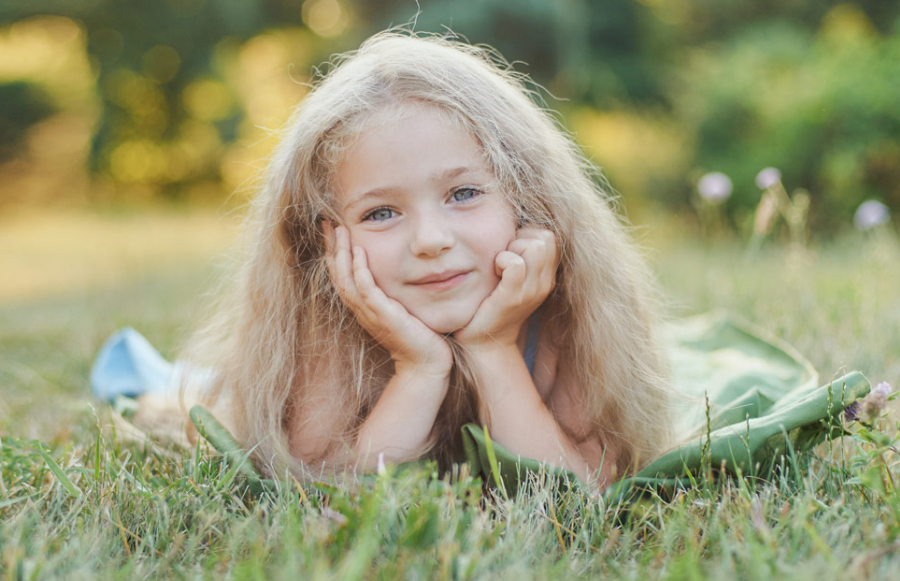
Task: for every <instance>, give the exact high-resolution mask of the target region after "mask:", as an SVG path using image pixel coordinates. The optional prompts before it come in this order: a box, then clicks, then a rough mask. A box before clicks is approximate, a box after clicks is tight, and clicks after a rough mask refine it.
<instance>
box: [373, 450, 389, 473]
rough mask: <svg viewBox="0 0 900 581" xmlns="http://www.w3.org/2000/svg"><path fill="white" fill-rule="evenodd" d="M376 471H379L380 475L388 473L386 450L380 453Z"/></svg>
mask: <svg viewBox="0 0 900 581" xmlns="http://www.w3.org/2000/svg"><path fill="white" fill-rule="evenodd" d="M375 472H377V473H378V475H379V476H384V475H385V474H387V468H386V467H385V465H384V452H379V453H378V461H377V462H376V463H375Z"/></svg>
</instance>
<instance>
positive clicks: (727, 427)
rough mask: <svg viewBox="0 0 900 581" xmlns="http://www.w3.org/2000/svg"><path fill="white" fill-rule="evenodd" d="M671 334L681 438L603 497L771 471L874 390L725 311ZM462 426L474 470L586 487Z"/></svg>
mask: <svg viewBox="0 0 900 581" xmlns="http://www.w3.org/2000/svg"><path fill="white" fill-rule="evenodd" d="M664 336H665V338H666V339H665V340H666V341H667V343H668V352H669V353H670V354H671V367H672V372H673V382H674V385H675V389H676V391H677V392H678V394H680V396H679V397H678V398H677V401H676V404H675V406H674V409H673V414H674V417H675V418H676V422H675V427H676V431H677V433H678V434H680V435H681V437H680V438H679V441H681V442H683V443H682V444H681V445H679V446H678V447H677V448H675V449H673V450H671V451H669V452H667V453H666V454H664V455H663V456H661V457H660V458H657V459H656V460H655V461H653V462H652V463H651V464H649V465H648V466H646V467H645V468H644V469H643V470H641V471H640V472H638V473H637V474H636V475H635V476H633V477H630V478H627V479H624V480H621V481H619V482H617V483H615V484H613V485H612V486H610V487H609V488H608V489H607V490H606V492H605V494H604V496H605V497H606V498H607V499H608V500H611V501H615V500H619V499H623V498H627V497H629V496H632V495H634V494H636V493H640V492H641V491H645V490H647V489H654V490H658V491H666V490H668V491H672V490H674V489H676V488H679V487H686V486H691V485H692V484H693V483H694V482H695V481H696V480H695V478H696V477H697V476H698V475H700V474H702V473H704V471H705V470H706V469H711V470H719V469H724V470H725V471H726V472H727V473H729V474H733V475H737V474H758V475H765V474H767V473H768V471H769V470H770V469H771V468H772V466H773V465H774V464H775V463H776V462H778V461H779V460H780V459H781V458H782V457H784V456H785V454H787V453H789V452H790V451H791V450H793V451H795V452H802V451H805V450H809V449H810V448H812V447H813V446H815V445H816V444H818V443H820V442H822V441H823V440H824V439H825V438H826V437H828V436H834V437H836V436H840V435H841V434H843V428H842V424H841V418H840V414H841V412H842V411H843V409H844V408H845V407H846V406H847V405H849V404H850V403H852V402H853V401H856V400H857V399H859V398H861V397H863V396H865V395H866V394H867V393H868V392H869V383H868V381H867V380H866V378H865V377H864V376H863V375H862V374H861V373H858V372H852V373H849V374H847V375H845V376H844V377H842V378H840V379H837V380H835V381H833V382H831V383H829V384H825V385H823V386H821V387H819V386H818V376H817V375H816V372H815V370H814V369H813V368H812V365H810V363H809V362H808V361H806V360H805V359H804V358H803V357H802V356H800V355H799V354H798V353H796V352H795V351H794V349H793V348H791V347H790V346H789V345H787V344H786V343H784V342H782V341H779V340H778V339H776V338H774V337H769V336H767V335H766V334H765V333H764V332H762V331H761V330H758V329H754V328H753V327H752V326H750V325H749V324H747V323H742V322H737V321H735V320H733V319H732V318H729V317H727V316H725V315H723V314H718V313H713V314H709V315H702V316H699V317H694V318H691V319H685V320H681V321H678V322H676V323H673V324H671V325H670V326H669V327H667V329H666V332H665V334H664ZM707 402H708V403H707ZM190 416H191V420H192V421H193V422H194V424H195V425H196V426H197V428H198V431H199V432H200V434H201V435H203V436H204V437H205V438H206V439H207V440H208V441H209V442H210V443H211V444H212V445H213V446H214V447H215V448H216V449H217V450H218V451H220V452H222V454H223V455H225V456H226V458H228V459H230V460H232V461H238V464H239V465H242V468H241V471H242V472H243V473H244V475H245V476H246V477H247V480H248V483H249V485H250V489H251V490H252V491H254V492H259V491H261V490H264V489H265V488H268V487H270V486H276V485H277V483H276V482H274V481H271V480H264V479H262V478H261V476H260V475H259V473H258V472H256V470H255V469H254V468H253V467H252V465H251V464H250V463H249V462H246V458H247V456H248V455H249V454H248V453H247V452H246V451H244V450H243V449H242V448H241V447H240V445H239V444H238V443H237V442H236V441H235V440H234V438H233V437H232V436H231V434H229V433H228V431H227V430H226V429H225V428H224V427H223V426H222V425H221V424H220V423H219V422H218V421H216V419H215V418H214V417H213V416H212V414H210V413H209V412H208V411H207V410H205V409H204V408H202V407H201V406H195V407H194V408H192V409H191V412H190ZM462 431H463V448H464V452H465V460H466V462H467V463H468V464H469V467H470V472H471V473H472V474H473V475H478V476H481V477H482V478H483V479H484V480H485V481H487V482H489V483H490V484H491V485H492V486H498V487H502V489H503V490H504V492H505V493H506V494H508V495H514V494H516V492H517V491H518V489H519V487H520V485H521V484H522V483H523V482H524V481H525V479H527V478H531V477H539V478H550V479H552V480H553V481H554V482H555V485H557V486H559V487H561V488H563V489H569V488H578V487H581V486H583V485H582V483H581V482H580V481H579V480H578V479H577V477H576V476H575V475H574V474H572V473H571V472H568V471H565V470H561V469H558V468H553V467H549V466H546V465H544V464H542V463H540V462H538V461H536V460H532V459H528V458H520V457H517V456H514V455H513V454H511V453H510V452H508V451H507V450H505V449H504V448H503V447H502V446H500V445H499V444H497V443H496V442H491V440H490V437H489V435H488V434H487V433H486V430H485V429H484V428H483V427H481V426H478V425H476V424H467V425H465V426H463V429H462ZM492 465H494V468H492Z"/></svg>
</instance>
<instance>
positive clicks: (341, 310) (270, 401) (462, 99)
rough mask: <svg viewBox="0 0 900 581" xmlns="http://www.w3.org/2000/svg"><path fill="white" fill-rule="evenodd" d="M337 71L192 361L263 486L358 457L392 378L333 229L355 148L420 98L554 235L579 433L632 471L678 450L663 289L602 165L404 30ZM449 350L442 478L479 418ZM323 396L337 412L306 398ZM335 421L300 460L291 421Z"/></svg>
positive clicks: (322, 88) (437, 40)
mask: <svg viewBox="0 0 900 581" xmlns="http://www.w3.org/2000/svg"><path fill="white" fill-rule="evenodd" d="M328 68H329V70H328V72H327V74H324V75H322V76H321V78H320V79H319V81H318V82H317V83H315V86H314V88H313V89H312V90H311V92H310V93H309V94H308V95H307V96H306V98H305V99H304V100H303V101H302V102H301V103H300V104H299V105H298V107H297V109H296V111H295V112H294V115H293V116H292V118H291V120H290V122H289V123H288V125H287V127H286V129H285V133H284V136H283V140H282V142H281V144H280V146H279V147H278V149H277V150H276V152H275V154H274V156H273V158H272V160H271V162H270V164H269V167H268V171H267V174H266V180H265V182H264V184H263V185H262V186H261V191H260V192H259V194H258V196H257V197H256V199H255V202H254V204H253V207H252V211H251V213H250V215H249V217H248V219H247V227H248V235H249V236H250V242H249V244H248V245H247V251H248V254H247V256H245V257H244V259H243V261H242V263H241V267H240V269H239V271H238V272H237V274H236V275H235V277H234V280H232V281H230V283H229V285H228V290H227V292H226V293H225V294H224V296H223V297H222V298H221V299H220V301H219V303H218V304H217V305H216V307H215V309H214V311H213V313H214V314H213V315H212V317H211V318H210V320H209V321H208V323H207V324H206V325H205V326H204V327H203V328H202V329H201V330H200V331H199V332H198V333H197V334H196V336H195V337H194V340H193V341H192V344H191V345H190V346H189V350H188V352H187V354H186V358H187V359H188V360H189V361H191V362H192V363H194V364H198V365H208V366H210V367H212V368H213V369H215V374H214V378H213V381H212V385H210V386H209V388H208V389H207V390H206V391H205V393H204V395H203V402H204V403H205V404H206V405H207V406H209V407H211V408H212V409H213V410H214V412H215V413H216V414H217V415H219V416H221V419H222V420H223V421H224V422H225V423H226V425H228V426H229V427H230V428H231V429H232V430H233V431H234V433H235V436H236V437H237V438H238V440H239V441H240V442H241V443H242V444H244V445H245V446H246V447H248V448H252V449H253V457H254V460H255V462H256V464H257V465H258V467H259V468H260V469H261V470H262V471H263V472H264V473H266V474H269V475H283V474H284V473H285V471H286V470H289V471H290V472H291V473H293V474H294V475H296V476H306V475H309V474H310V471H311V470H316V471H318V470H322V469H325V470H328V471H335V470H338V469H340V468H341V467H346V466H347V465H348V464H349V463H350V462H351V461H352V453H351V451H352V443H353V441H354V440H353V439H354V437H355V435H356V432H357V430H358V428H359V426H360V424H361V423H362V421H363V420H364V419H365V418H366V417H367V415H368V413H369V411H370V410H371V409H372V407H373V406H374V404H375V403H376V401H377V400H378V397H379V395H380V394H381V391H382V390H383V388H384V386H385V385H386V383H387V382H388V380H389V379H390V375H391V371H392V365H391V359H390V357H389V355H388V353H387V352H386V350H385V349H383V348H382V347H381V346H380V345H379V344H378V343H376V342H375V341H374V340H373V339H372V338H371V337H370V336H369V335H368V334H367V333H366V332H365V331H364V330H363V329H362V328H361V327H360V326H359V324H358V323H357V322H356V319H355V318H354V316H353V314H352V313H351V312H350V311H349V310H348V309H347V307H346V306H345V305H344V304H343V303H342V302H341V300H340V299H339V297H338V295H337V292H336V290H335V288H334V287H333V286H332V283H331V280H330V278H329V275H328V270H327V267H326V262H325V241H324V238H323V233H322V229H321V221H322V220H333V221H335V222H338V221H339V216H338V214H337V212H336V210H335V204H334V194H333V193H332V192H333V190H332V187H331V184H332V181H333V180H332V178H333V172H334V170H335V167H336V166H337V164H338V162H339V161H340V158H341V155H342V152H343V150H344V149H345V147H346V146H347V143H348V141H349V139H350V138H352V137H353V136H355V135H358V134H359V133H360V132H361V131H362V130H364V128H365V124H366V123H367V121H369V120H371V119H372V118H373V116H374V115H375V114H376V113H379V112H382V111H384V110H386V109H390V108H393V107H396V106H397V105H398V104H402V103H408V102H416V103H419V104H427V105H430V106H433V107H435V108H437V109H439V110H441V111H442V112H444V113H446V114H448V115H450V116H452V117H453V118H455V119H456V120H457V121H458V122H459V123H461V124H463V126H464V127H465V128H467V129H468V130H469V131H470V132H471V134H472V135H473V136H474V137H475V138H476V139H477V141H478V143H479V144H480V146H481V148H482V150H483V153H484V156H485V159H486V160H487V162H488V164H489V166H490V167H491V168H492V169H493V172H494V175H495V178H496V179H497V180H498V183H499V185H500V187H501V189H502V190H503V191H505V193H506V195H507V196H508V197H509V199H510V202H511V203H512V205H513V207H514V208H515V210H516V213H517V218H518V221H519V223H520V224H532V225H539V226H542V227H545V228H548V229H550V230H552V231H553V232H554V233H555V234H556V237H557V240H558V244H559V249H560V257H561V258H560V265H559V270H558V273H557V286H556V288H555V290H554V291H553V293H552V294H551V295H550V296H549V297H548V298H547V299H546V301H545V303H544V307H543V308H544V312H545V313H546V314H545V316H544V320H545V321H546V322H547V324H549V325H553V326H554V328H556V329H560V330H562V333H560V334H558V335H559V341H558V343H559V344H558V345H556V346H555V347H556V348H557V350H558V355H559V363H558V365H559V369H560V370H565V371H566V373H567V374H569V376H570V377H571V379H572V380H573V384H574V385H577V386H578V389H579V393H578V394H577V399H578V400H579V401H578V403H579V406H578V409H581V410H584V417H583V418H582V419H583V420H584V425H587V426H589V427H588V429H587V430H586V432H585V433H581V434H570V436H573V437H574V438H576V441H577V440H579V439H580V440H583V439H586V438H591V437H593V438H597V439H598V440H599V441H600V442H601V443H603V444H604V445H612V446H614V447H615V448H614V449H615V450H616V452H617V459H616V468H617V471H618V473H619V474H624V473H626V472H627V471H628V470H634V469H636V468H638V467H640V466H641V465H643V464H645V463H646V462H648V461H650V460H652V459H653V458H654V457H656V456H657V455H658V454H659V453H660V452H661V450H662V449H663V448H664V447H665V446H666V445H667V444H668V443H669V422H668V413H667V412H668V410H667V403H666V402H667V399H668V393H669V388H668V379H667V377H666V372H665V369H664V365H663V361H662V357H661V354H660V351H659V349H658V346H657V342H656V340H655V338H654V331H653V323H654V321H655V315H654V312H653V310H654V309H653V306H654V304H655V303H654V301H653V300H652V297H653V287H652V284H651V277H650V276H649V273H648V271H647V269H646V267H645V264H644V261H643V260H642V257H641V256H640V255H639V253H638V252H637V250H636V248H635V246H634V244H633V243H632V242H631V240H630V237H629V235H628V232H627V228H626V226H625V225H624V224H623V223H622V222H621V221H620V219H619V217H618V216H617V214H616V213H615V212H614V210H613V200H612V199H611V196H610V195H609V194H608V193H607V192H605V191H604V189H603V188H602V187H601V185H599V184H601V183H602V180H601V179H600V177H599V175H598V174H597V172H596V170H595V168H594V167H593V166H592V165H591V164H590V163H589V162H587V161H586V160H585V158H584V157H583V155H582V154H581V152H580V150H579V148H578V147H577V146H576V144H575V143H574V142H573V140H572V139H571V138H570V137H569V136H568V135H567V134H566V133H565V132H564V131H563V130H561V128H560V127H558V126H557V124H556V123H555V121H554V119H553V117H552V114H551V113H549V112H548V111H547V110H545V109H544V108H542V107H540V106H538V105H537V104H536V103H535V101H537V100H538V99H536V91H534V90H533V88H532V86H531V85H530V84H529V81H528V79H527V78H526V77H524V76H523V75H520V74H517V73H515V72H513V71H512V70H511V68H510V67H509V65H507V64H506V63H505V61H503V60H502V58H501V57H499V56H498V55H497V54H496V53H494V52H492V51H491V50H490V49H487V48H483V47H476V46H471V45H468V44H465V43H462V42H458V41H456V40H452V39H448V38H444V37H434V36H420V35H414V34H412V33H409V32H405V31H388V32H384V33H380V34H378V35H376V36H374V37H372V38H370V39H369V40H367V41H366V42H365V43H364V44H363V45H362V46H361V47H360V48H359V50H357V51H355V52H353V53H350V54H348V55H344V56H341V57H337V58H336V59H335V60H334V61H333V62H332V63H330V66H329V67H328ZM448 341H449V342H450V343H451V347H452V348H453V352H454V356H455V365H454V370H453V372H452V374H451V379H450V382H451V385H450V390H449V392H448V395H447V397H446V400H445V401H444V404H443V407H442V408H441V411H440V413H439V415H438V419H437V421H436V424H435V426H434V429H433V432H432V438H431V441H432V447H431V452H430V455H431V456H432V457H434V458H436V459H437V460H438V461H439V463H440V464H441V465H442V466H444V467H447V466H449V465H450V464H451V463H452V462H453V461H454V460H458V458H459V454H460V451H461V449H460V448H461V436H460V428H461V426H462V425H463V424H465V423H467V422H474V421H477V417H478V416H477V409H478V408H477V399H476V398H477V395H476V393H477V389H476V387H477V386H475V385H474V380H473V375H472V374H471V373H470V372H469V365H468V364H467V357H466V354H465V352H464V351H463V350H462V349H460V348H459V346H458V345H456V344H455V343H454V342H453V340H452V337H448ZM323 385H324V386H327V392H328V393H329V399H328V400H327V401H323V400H322V398H321V396H320V395H319V396H316V397H315V398H313V397H312V395H311V394H313V393H316V394H321V392H322V390H321V389H318V390H316V389H313V388H314V387H321V386H323ZM312 399H315V401H311V400H312ZM325 410H337V413H333V414H332V415H331V416H328V417H329V421H328V422H327V425H328V426H329V429H330V432H329V433H327V434H323V435H322V445H320V446H317V447H316V452H315V453H313V454H310V455H309V457H304V458H298V457H296V455H295V454H292V453H291V449H290V445H289V433H290V430H291V429H292V426H294V425H296V423H297V422H307V421H313V420H315V418H316V416H317V414H320V413H321V414H325V413H326V411H325ZM322 417H324V416H322Z"/></svg>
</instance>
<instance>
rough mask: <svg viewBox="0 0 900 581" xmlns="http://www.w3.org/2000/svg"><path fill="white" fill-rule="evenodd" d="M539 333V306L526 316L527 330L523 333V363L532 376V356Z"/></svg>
mask: <svg viewBox="0 0 900 581" xmlns="http://www.w3.org/2000/svg"><path fill="white" fill-rule="evenodd" d="M540 335H541V308H540V307H538V309H537V310H536V311H535V312H533V313H531V316H530V317H529V318H528V330H527V331H526V334H525V355H524V357H525V365H527V366H528V373H529V374H531V376H532V377H534V358H535V356H536V355H537V348H538V339H539V338H540Z"/></svg>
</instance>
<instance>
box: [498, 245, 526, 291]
mask: <svg viewBox="0 0 900 581" xmlns="http://www.w3.org/2000/svg"><path fill="white" fill-rule="evenodd" d="M494 269H495V271H496V273H497V276H499V277H500V284H499V285H498V288H503V289H505V290H507V291H510V290H512V289H514V288H517V287H520V286H522V283H523V282H525V274H526V268H525V259H524V258H522V257H521V256H519V255H518V254H516V253H515V252H510V251H508V250H504V251H502V252H500V253H498V254H497V258H495V259H494Z"/></svg>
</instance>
